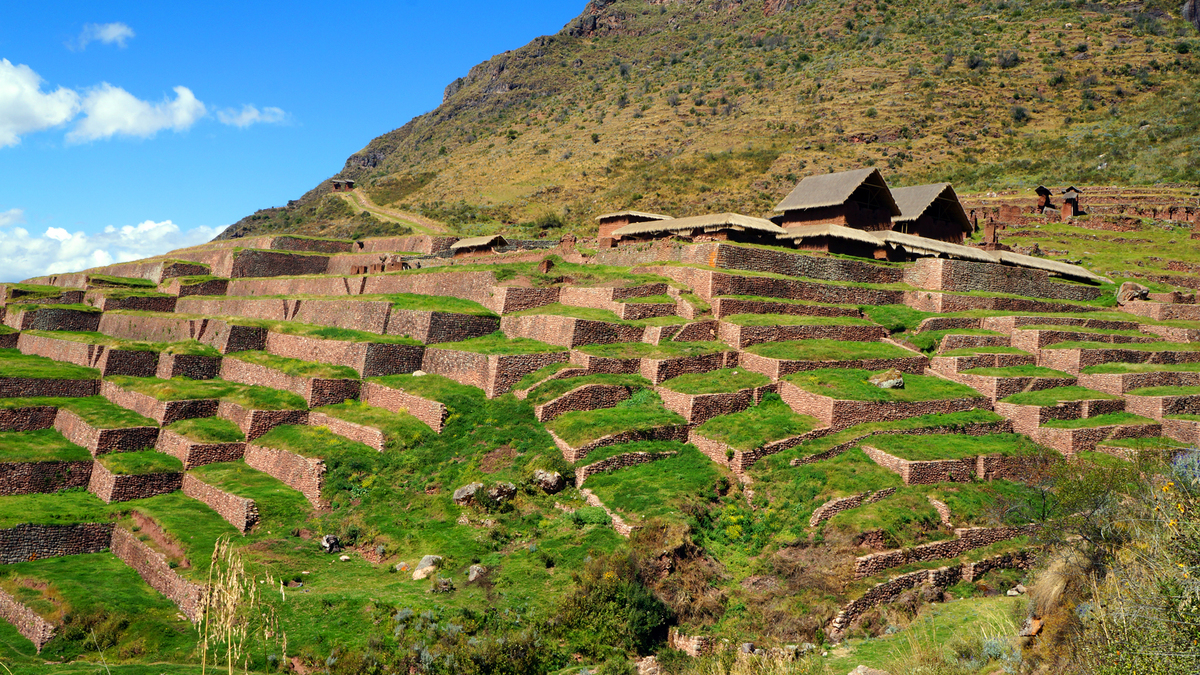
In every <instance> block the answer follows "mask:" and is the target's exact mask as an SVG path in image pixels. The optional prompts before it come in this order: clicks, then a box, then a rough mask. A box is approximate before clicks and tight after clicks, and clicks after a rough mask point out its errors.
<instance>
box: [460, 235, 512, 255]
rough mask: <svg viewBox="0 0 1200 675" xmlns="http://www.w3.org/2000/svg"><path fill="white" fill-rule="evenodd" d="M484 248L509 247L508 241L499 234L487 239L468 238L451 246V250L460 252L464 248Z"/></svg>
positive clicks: (489, 236)
mask: <svg viewBox="0 0 1200 675" xmlns="http://www.w3.org/2000/svg"><path fill="white" fill-rule="evenodd" d="M483 246H508V241H507V240H505V239H504V237H502V236H500V235H498V234H491V235H488V236H486V237H467V238H466V239H459V240H458V241H456V242H454V243H453V244H451V245H450V250H451V251H458V250H461V249H464V248H480V247H483Z"/></svg>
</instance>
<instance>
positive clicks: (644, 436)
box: [547, 424, 688, 464]
mask: <svg viewBox="0 0 1200 675" xmlns="http://www.w3.org/2000/svg"><path fill="white" fill-rule="evenodd" d="M547 431H549V430H547ZM549 433H550V437H551V438H553V439H554V444H555V445H556V446H558V449H559V450H561V451H562V453H563V459H565V460H567V461H568V462H571V463H572V464H574V463H575V462H578V461H580V460H583V459H585V458H586V457H587V456H588V454H589V453H591V452H592V451H593V450H597V449H599V448H607V447H609V446H611V445H621V444H624V443H633V442H634V441H680V442H687V438H688V427H687V426H686V425H682V424H680V425H670V426H663V427H655V428H653V429H644V430H635V431H622V432H621V433H617V434H611V435H609V436H604V437H601V438H597V439H596V440H594V441H588V442H587V443H584V444H583V445H581V446H579V447H578V448H573V447H571V445H570V444H569V443H567V442H566V441H564V440H563V439H561V438H559V437H558V435H557V434H555V433H554V432H553V431H549Z"/></svg>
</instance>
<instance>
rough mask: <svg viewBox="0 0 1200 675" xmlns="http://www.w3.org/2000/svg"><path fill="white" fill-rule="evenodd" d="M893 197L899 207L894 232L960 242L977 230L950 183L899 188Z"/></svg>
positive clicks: (893, 191)
mask: <svg viewBox="0 0 1200 675" xmlns="http://www.w3.org/2000/svg"><path fill="white" fill-rule="evenodd" d="M892 198H893V199H894V200H895V202H896V206H898V207H899V208H900V215H898V216H895V217H893V218H892V228H891V229H892V231H894V232H899V233H901V234H911V235H915V236H918V237H923V238H926V239H936V240H938V241H945V242H949V243H952V244H961V243H962V242H963V240H964V239H965V238H966V236H967V235H968V234H969V233H970V232H971V231H972V230H974V227H972V225H971V219H970V218H968V217H967V212H966V211H965V210H964V209H963V206H962V203H961V202H959V201H958V195H957V194H956V193H955V192H954V188H953V187H951V186H950V184H949V183H933V184H931V185H916V186H913V187H905V188H896V189H894V190H892Z"/></svg>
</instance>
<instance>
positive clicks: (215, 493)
mask: <svg viewBox="0 0 1200 675" xmlns="http://www.w3.org/2000/svg"><path fill="white" fill-rule="evenodd" d="M182 490H183V494H185V495H187V496H189V497H191V498H192V499H195V500H198V501H201V502H204V503H205V504H207V505H208V507H209V508H211V509H212V510H213V511H216V512H217V513H218V514H220V515H221V517H222V518H224V519H225V520H226V521H228V522H229V524H230V525H233V526H234V527H236V528H237V529H238V531H239V532H248V531H250V528H252V527H254V524H255V523H257V522H258V505H257V504H255V503H254V500H253V499H246V498H245V497H239V496H237V495H234V494H230V493H228V492H225V491H223V490H220V489H218V488H216V487H213V486H212V485H209V484H208V483H205V482H204V481H202V480H200V479H199V478H196V477H195V476H193V475H191V474H185V475H184V477H183V486H182Z"/></svg>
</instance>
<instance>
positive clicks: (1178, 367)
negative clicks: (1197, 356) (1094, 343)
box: [1082, 362, 1200, 375]
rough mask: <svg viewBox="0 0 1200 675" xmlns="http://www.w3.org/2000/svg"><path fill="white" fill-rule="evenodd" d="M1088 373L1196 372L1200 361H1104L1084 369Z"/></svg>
mask: <svg viewBox="0 0 1200 675" xmlns="http://www.w3.org/2000/svg"><path fill="white" fill-rule="evenodd" d="M1082 372H1083V373H1085V374H1087V375H1124V374H1126V373H1196V372H1200V363H1120V362H1116V363H1102V364H1100V365H1098V366H1088V367H1087V368H1084V369H1083V370H1082Z"/></svg>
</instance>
